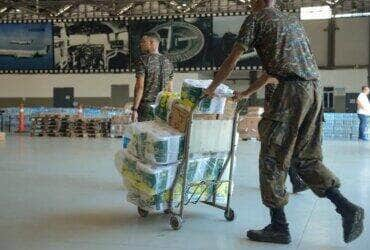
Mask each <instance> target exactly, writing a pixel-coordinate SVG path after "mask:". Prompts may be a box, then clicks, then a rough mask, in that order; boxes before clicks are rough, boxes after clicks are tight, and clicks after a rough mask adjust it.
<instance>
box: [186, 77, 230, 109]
mask: <svg viewBox="0 0 370 250" xmlns="http://www.w3.org/2000/svg"><path fill="white" fill-rule="evenodd" d="M211 82H212V80H192V79H186V80H184V83H183V85H182V88H181V101H180V103H181V104H183V105H185V106H187V107H189V108H193V107H194V105H195V104H196V103H197V101H198V100H199V99H200V97H201V96H202V95H203V91H204V90H205V89H206V88H207V87H208V86H209V85H210V84H211ZM215 94H216V95H215V97H213V98H205V99H203V100H202V101H201V102H200V103H199V104H198V108H197V109H196V111H195V113H197V114H223V113H224V109H225V104H226V97H231V96H232V95H233V90H232V89H230V88H229V87H228V86H226V85H224V84H221V85H220V86H219V87H218V88H217V89H216V91H215Z"/></svg>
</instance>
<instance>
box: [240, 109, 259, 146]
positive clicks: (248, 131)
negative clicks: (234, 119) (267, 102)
mask: <svg viewBox="0 0 370 250" xmlns="http://www.w3.org/2000/svg"><path fill="white" fill-rule="evenodd" d="M263 112H264V109H263V108H261V107H248V112H247V114H246V115H245V116H243V117H241V118H240V120H239V124H238V132H239V133H240V137H241V138H242V139H244V140H248V139H259V133H258V124H259V122H260V121H261V119H262V114H263Z"/></svg>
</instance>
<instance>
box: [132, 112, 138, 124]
mask: <svg viewBox="0 0 370 250" xmlns="http://www.w3.org/2000/svg"><path fill="white" fill-rule="evenodd" d="M137 118H138V114H137V111H132V114H131V121H132V122H137Z"/></svg>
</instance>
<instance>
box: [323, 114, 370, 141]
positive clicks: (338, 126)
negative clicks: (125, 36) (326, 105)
mask: <svg viewBox="0 0 370 250" xmlns="http://www.w3.org/2000/svg"><path fill="white" fill-rule="evenodd" d="M324 120H325V121H324V124H323V128H324V129H323V137H324V139H334V140H357V139H358V134H359V119H358V116H357V114H353V113H325V115H324ZM369 125H370V124H369ZM368 128H369V126H368ZM369 132H370V131H367V135H368V137H369Z"/></svg>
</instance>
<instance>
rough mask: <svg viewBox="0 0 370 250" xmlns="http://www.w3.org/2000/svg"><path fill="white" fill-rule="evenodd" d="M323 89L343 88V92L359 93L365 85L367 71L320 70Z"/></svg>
mask: <svg viewBox="0 0 370 250" xmlns="http://www.w3.org/2000/svg"><path fill="white" fill-rule="evenodd" d="M320 74H321V83H322V85H323V86H324V87H335V88H345V92H347V93H352V92H360V91H361V87H362V86H364V85H367V77H368V72H367V69H339V70H338V69H337V70H320Z"/></svg>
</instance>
